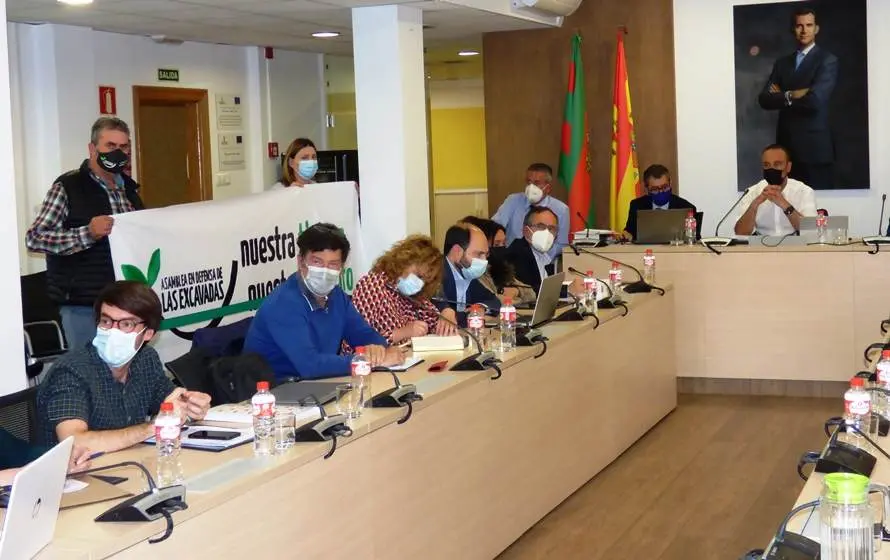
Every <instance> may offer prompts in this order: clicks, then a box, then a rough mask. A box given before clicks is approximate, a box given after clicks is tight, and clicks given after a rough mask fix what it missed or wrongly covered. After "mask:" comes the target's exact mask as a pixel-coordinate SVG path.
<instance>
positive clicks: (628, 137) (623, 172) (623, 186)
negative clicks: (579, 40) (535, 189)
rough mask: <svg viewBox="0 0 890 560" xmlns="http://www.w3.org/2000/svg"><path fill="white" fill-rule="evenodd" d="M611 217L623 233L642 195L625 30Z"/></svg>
mask: <svg viewBox="0 0 890 560" xmlns="http://www.w3.org/2000/svg"><path fill="white" fill-rule="evenodd" d="M609 179H610V184H609V217H610V223H611V228H612V230H614V231H621V230H623V229H624V225H625V223H626V221H627V212H628V209H629V208H630V201H631V200H633V199H635V198H637V197H638V196H640V194H641V189H640V168H639V166H638V165H637V142H636V136H635V135H634V121H633V113H632V112H631V109H630V84H629V83H628V79H627V61H626V60H625V58H624V31H623V30H619V31H618V53H617V56H616V61H615V91H614V94H613V96H612V172H611V175H610V177H609Z"/></svg>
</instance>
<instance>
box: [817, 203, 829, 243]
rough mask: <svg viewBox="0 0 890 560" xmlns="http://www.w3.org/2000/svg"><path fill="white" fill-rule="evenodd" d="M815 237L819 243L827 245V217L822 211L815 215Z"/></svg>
mask: <svg viewBox="0 0 890 560" xmlns="http://www.w3.org/2000/svg"><path fill="white" fill-rule="evenodd" d="M816 235H817V240H818V242H819V243H828V216H826V215H825V212H823V211H822V210H820V211H819V212H818V214H817V215H816Z"/></svg>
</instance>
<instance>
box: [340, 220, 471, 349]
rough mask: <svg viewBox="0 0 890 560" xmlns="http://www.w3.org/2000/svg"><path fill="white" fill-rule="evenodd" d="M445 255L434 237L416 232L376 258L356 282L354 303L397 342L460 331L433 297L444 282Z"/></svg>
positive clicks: (384, 335) (376, 328) (360, 311)
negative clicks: (435, 302) (447, 319)
mask: <svg viewBox="0 0 890 560" xmlns="http://www.w3.org/2000/svg"><path fill="white" fill-rule="evenodd" d="M442 259H443V257H442V252H441V251H439V249H438V248H436V246H435V245H433V241H432V239H430V238H429V237H427V236H425V235H411V236H409V237H408V238H407V239H404V240H402V241H399V242H398V243H396V244H395V245H393V246H392V248H391V249H390V250H389V251H387V252H386V253H384V254H383V255H381V256H380V258H379V259H377V262H375V263H374V266H373V267H372V268H371V271H370V272H369V273H368V274H367V275H366V276H365V277H363V278H362V279H361V280H359V281H358V284H356V286H355V290H353V292H352V303H353V304H354V305H355V308H356V309H358V312H359V313H361V315H362V317H364V318H365V320H366V321H368V323H369V324H370V325H371V326H372V327H373V328H374V330H376V331H377V332H379V333H380V335H381V336H383V337H384V338H386V340H387V341H388V342H390V343H392V344H399V343H401V342H404V341H406V340H409V339H411V337H415V336H424V335H426V334H428V333H435V334H439V335H451V334H455V333H456V332H457V331H456V329H455V327H454V325H452V324H451V323H449V322H448V321H445V320H443V319H442V318H441V317H440V316H439V310H438V309H436V306H435V305H433V303H432V301H430V298H431V297H433V296H434V295H435V294H436V293H437V292H438V291H439V287H440V285H441V284H442Z"/></svg>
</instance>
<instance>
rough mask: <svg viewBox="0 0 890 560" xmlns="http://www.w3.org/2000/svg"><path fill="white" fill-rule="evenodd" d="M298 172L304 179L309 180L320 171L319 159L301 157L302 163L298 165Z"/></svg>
mask: <svg viewBox="0 0 890 560" xmlns="http://www.w3.org/2000/svg"><path fill="white" fill-rule="evenodd" d="M297 173H298V174H299V175H300V177H302V178H303V179H306V180H307V181H308V180H309V179H311V178H313V177H315V174H316V173H318V160H317V159H301V160H300V163H299V165H298V167H297Z"/></svg>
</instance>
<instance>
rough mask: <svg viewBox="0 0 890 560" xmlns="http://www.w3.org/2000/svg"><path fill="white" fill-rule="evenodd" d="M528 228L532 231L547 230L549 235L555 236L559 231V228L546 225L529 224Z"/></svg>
mask: <svg viewBox="0 0 890 560" xmlns="http://www.w3.org/2000/svg"><path fill="white" fill-rule="evenodd" d="M528 228H529V229H530V230H532V231H544V230H547V231H549V232H550V233H552V234H554V235H556V232H557V231H559V226H548V225H547V224H541V223H538V224H531V225H530V226H528Z"/></svg>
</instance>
